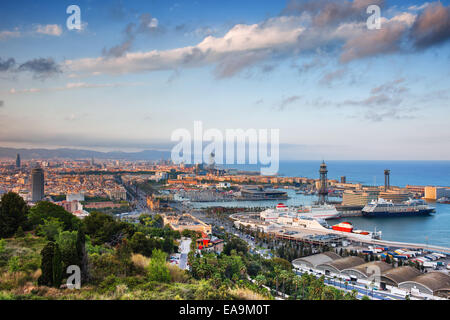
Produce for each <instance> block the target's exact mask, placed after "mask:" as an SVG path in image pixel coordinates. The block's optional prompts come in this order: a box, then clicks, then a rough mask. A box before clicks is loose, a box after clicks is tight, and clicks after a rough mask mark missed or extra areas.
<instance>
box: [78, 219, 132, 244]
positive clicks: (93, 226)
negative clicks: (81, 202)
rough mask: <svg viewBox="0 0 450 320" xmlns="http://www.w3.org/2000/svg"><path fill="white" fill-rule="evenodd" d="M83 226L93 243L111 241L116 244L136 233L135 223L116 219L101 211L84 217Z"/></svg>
mask: <svg viewBox="0 0 450 320" xmlns="http://www.w3.org/2000/svg"><path fill="white" fill-rule="evenodd" d="M83 226H84V228H85V232H86V234H87V235H89V236H90V237H91V241H92V244H93V245H101V244H104V243H109V244H110V245H113V246H115V245H117V244H120V243H121V241H122V239H124V238H126V237H127V236H129V237H131V236H132V235H133V234H134V226H133V225H131V224H129V223H126V222H120V221H116V220H114V218H113V217H112V216H110V215H108V214H106V213H100V212H91V214H90V215H89V216H88V217H86V218H84V220H83Z"/></svg>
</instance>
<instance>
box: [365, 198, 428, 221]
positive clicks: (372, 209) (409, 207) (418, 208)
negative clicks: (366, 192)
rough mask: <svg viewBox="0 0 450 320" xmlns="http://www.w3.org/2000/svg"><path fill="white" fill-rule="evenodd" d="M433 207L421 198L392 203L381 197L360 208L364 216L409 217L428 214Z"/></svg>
mask: <svg viewBox="0 0 450 320" xmlns="http://www.w3.org/2000/svg"><path fill="white" fill-rule="evenodd" d="M434 212H435V208H433V207H430V206H428V205H427V204H426V203H425V201H423V200H413V199H410V200H408V201H405V202H403V203H393V202H392V201H386V200H384V199H382V198H380V199H378V201H375V200H374V201H372V202H370V203H369V204H367V205H366V206H365V207H364V208H363V209H362V214H363V216H366V217H410V216H423V215H430V214H432V213H434Z"/></svg>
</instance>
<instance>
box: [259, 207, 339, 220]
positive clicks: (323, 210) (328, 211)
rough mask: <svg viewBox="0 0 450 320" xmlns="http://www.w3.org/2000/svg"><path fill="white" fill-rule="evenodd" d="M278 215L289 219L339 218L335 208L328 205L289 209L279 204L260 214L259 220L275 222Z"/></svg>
mask: <svg viewBox="0 0 450 320" xmlns="http://www.w3.org/2000/svg"><path fill="white" fill-rule="evenodd" d="M280 215H285V216H286V215H287V216H291V217H299V216H303V217H309V218H313V219H324V220H326V219H333V218H339V212H338V211H337V210H336V207H335V206H332V205H328V204H325V205H312V206H300V207H297V208H289V207H288V206H286V205H285V204H283V203H279V204H278V205H277V206H276V207H275V208H274V209H272V208H271V209H266V210H264V211H263V212H261V214H260V216H261V218H262V219H263V220H266V221H271V220H272V221H274V220H277V219H278V218H279V217H280Z"/></svg>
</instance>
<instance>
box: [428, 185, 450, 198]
mask: <svg viewBox="0 0 450 320" xmlns="http://www.w3.org/2000/svg"><path fill="white" fill-rule="evenodd" d="M449 197H450V189H449V188H445V187H425V199H427V200H439V199H440V198H449Z"/></svg>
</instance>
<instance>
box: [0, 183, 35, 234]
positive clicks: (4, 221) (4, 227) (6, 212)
mask: <svg viewBox="0 0 450 320" xmlns="http://www.w3.org/2000/svg"><path fill="white" fill-rule="evenodd" d="M27 214H28V206H27V204H26V202H25V201H24V200H23V199H22V197H21V196H19V195H18V194H17V193H14V192H8V193H5V194H4V195H3V196H2V199H1V202H0V238H9V237H12V236H13V235H14V234H15V233H16V232H17V229H18V228H19V227H22V228H23V229H25V228H26V226H27Z"/></svg>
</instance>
